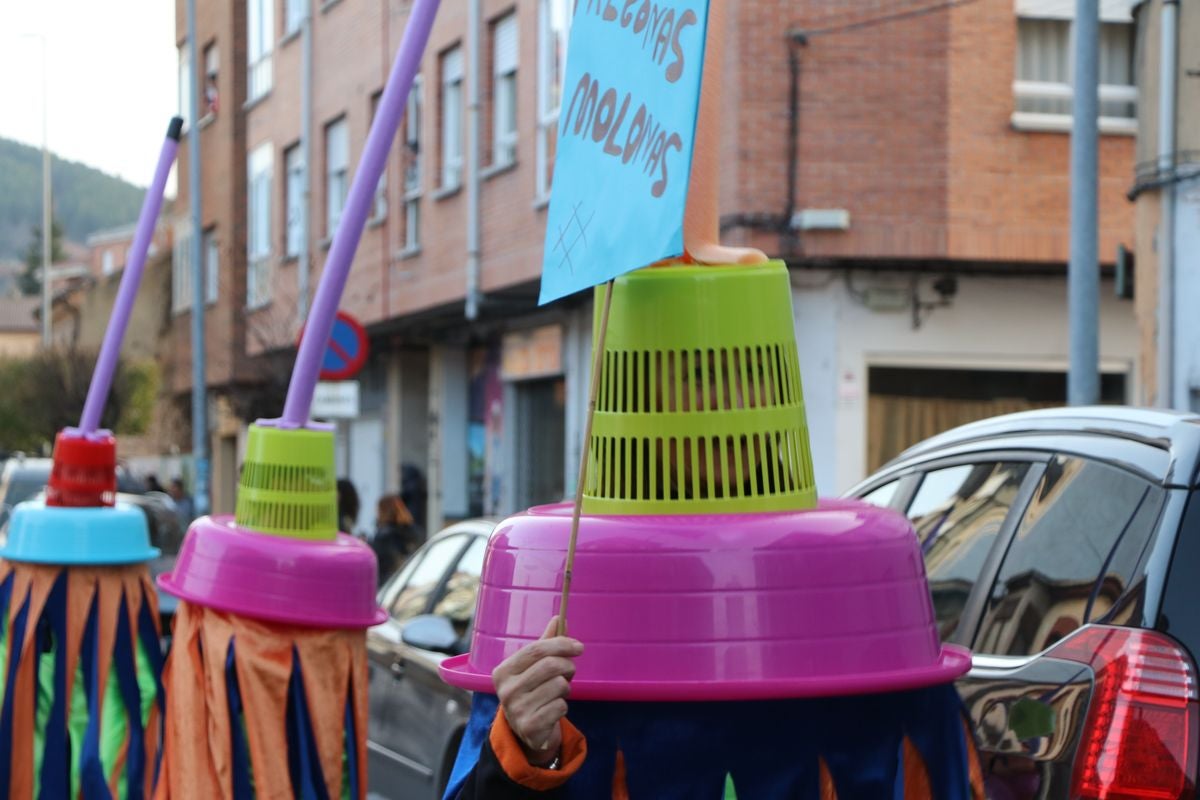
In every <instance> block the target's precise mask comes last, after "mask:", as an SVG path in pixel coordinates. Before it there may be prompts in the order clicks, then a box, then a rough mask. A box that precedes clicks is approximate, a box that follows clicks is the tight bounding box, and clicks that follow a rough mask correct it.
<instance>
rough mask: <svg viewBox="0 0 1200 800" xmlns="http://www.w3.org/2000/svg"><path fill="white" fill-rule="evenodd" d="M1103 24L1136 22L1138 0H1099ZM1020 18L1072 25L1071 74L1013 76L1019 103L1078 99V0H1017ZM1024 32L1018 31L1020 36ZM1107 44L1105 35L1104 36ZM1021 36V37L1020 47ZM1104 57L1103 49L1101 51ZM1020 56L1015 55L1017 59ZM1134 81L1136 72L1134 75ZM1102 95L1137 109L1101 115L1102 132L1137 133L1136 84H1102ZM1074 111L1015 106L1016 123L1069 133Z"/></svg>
mask: <svg viewBox="0 0 1200 800" xmlns="http://www.w3.org/2000/svg"><path fill="white" fill-rule="evenodd" d="M1099 2H1100V21H1101V24H1102V25H1103V24H1120V25H1129V26H1131V27H1132V25H1133V17H1132V13H1131V9H1132V7H1133V5H1134V0H1099ZM1014 5H1015V11H1016V14H1017V19H1018V21H1019V20H1022V19H1026V20H1054V21H1058V22H1065V23H1066V24H1067V26H1068V34H1067V39H1068V41H1067V45H1066V46H1067V50H1068V62H1067V63H1068V67H1067V69H1068V76H1067V80H1066V81H1065V82H1059V81H1036V80H1020V79H1014V80H1013V98H1014V103H1015V104H1017V105H1019V104H1020V101H1021V100H1062V101H1067V102H1070V101H1071V100H1073V99H1074V87H1073V85H1072V77H1071V75H1070V74H1069V72H1070V70H1071V68H1072V67H1073V60H1072V59H1073V57H1074V53H1073V51H1074V47H1073V42H1072V41H1071V40H1072V38H1073V37H1074V33H1075V25H1074V18H1075V3H1074V0H1015V3H1014ZM1019 36H1020V33H1019V32H1018V37H1019ZM1101 44H1103V39H1102V40H1101ZM1020 46H1021V45H1020V40H1019V38H1018V43H1017V47H1018V48H1019V47H1020ZM1101 58H1103V53H1102V54H1101ZM1016 60H1017V59H1015V58H1014V61H1016ZM1130 80H1131V81H1133V76H1132V75H1131V76H1130ZM1099 95H1100V97H1099V99H1100V102H1101V103H1105V102H1115V103H1131V104H1133V105H1134V108H1135V110H1134V113H1133V115H1131V116H1128V117H1125V116H1122V117H1109V116H1101V117H1100V118H1099V120H1098V123H1099V127H1100V132H1101V133H1107V134H1120V135H1125V136H1133V135H1136V134H1137V111H1136V104H1137V102H1138V90H1137V86H1136V85H1120V84H1104V83H1102V84H1100V90H1099ZM1072 122H1073V115H1072V114H1070V113H1065V114H1064V113H1045V112H1037V111H1022V110H1018V109H1017V108H1014V109H1013V113H1012V126H1013V128H1015V129H1016V130H1022V131H1046V132H1058V133H1069V132H1070V131H1071V128H1072Z"/></svg>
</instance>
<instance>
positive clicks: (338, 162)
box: [325, 117, 350, 238]
mask: <svg viewBox="0 0 1200 800" xmlns="http://www.w3.org/2000/svg"><path fill="white" fill-rule="evenodd" d="M349 174H350V132H349V128H348V127H347V125H346V118H345V117H342V118H341V119H337V120H334V121H333V122H331V123H329V124H328V125H326V126H325V235H326V236H327V237H329V238H333V234H334V233H335V232H336V231H337V226H338V222H340V221H341V219H342V209H343V208H344V207H345V205H346V192H347V191H349V188H350V186H349Z"/></svg>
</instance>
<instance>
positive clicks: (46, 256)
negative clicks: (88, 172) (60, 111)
mask: <svg viewBox="0 0 1200 800" xmlns="http://www.w3.org/2000/svg"><path fill="white" fill-rule="evenodd" d="M38 38H39V39H40V40H41V42H42V347H44V348H46V349H49V347H50V343H51V324H50V323H51V319H50V312H51V303H50V292H51V288H50V266H51V265H50V257H51V255H52V253H53V250H52V248H51V243H52V242H53V241H54V204H53V201H52V200H51V193H52V192H53V191H54V188H53V186H52V185H51V183H50V139H49V134H48V132H47V130H48V125H47V123H46V117H47V106H49V105H50V81H49V78H48V77H47V74H46V73H47V70H48V68H49V59H48V58H46V35H45V34H41V35H39V36H38Z"/></svg>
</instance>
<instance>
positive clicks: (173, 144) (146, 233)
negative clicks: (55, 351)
mask: <svg viewBox="0 0 1200 800" xmlns="http://www.w3.org/2000/svg"><path fill="white" fill-rule="evenodd" d="M182 131H183V120H182V119H180V118H179V117H172V118H171V124H170V125H168V126H167V138H166V140H165V141H164V142H163V146H162V152H161V153H159V156H158V167H156V168H155V170H154V180H152V181H151V182H150V187H149V188H148V189H146V199H145V200H144V201H142V213H141V216H139V217H138V224H137V230H136V232H135V233H134V235H133V244H132V245H131V246H130V248H129V260H128V261H127V262H126V264H125V274H124V275H122V276H121V286H120V288H119V289H118V290H117V301H116V303H114V304H113V310H112V316H111V317H110V318H109V320H108V330H106V331H105V332H104V344H102V345H101V346H100V358H99V359H97V361H96V370H95V371H94V372H93V373H92V383H91V385H90V386H89V387H88V394H87V401H86V402H85V403H84V404H83V418H82V419H81V420H80V422H79V429H80V431H81V432H82V433H83V435H84V436H87V435H89V434H92V433H95V432H96V429H97V428H98V427H100V415H101V414H102V413H103V412H104V404H105V403H106V402H107V401H108V390H109V389H111V388H112V381H113V372H115V371H116V368H117V357H118V356H119V355H120V353H121V340H122V339H124V338H125V329H126V328H128V327H129V317H130V314H131V313H132V312H133V301H134V299H136V298H137V291H138V286H139V285H141V282H142V272H143V270H144V269H145V267H146V254H147V253H148V252H149V250H150V240H151V239H153V238H154V225H155V223H156V222H157V221H158V212H159V211H160V210H161V209H162V203H163V190H164V189H165V188H166V185H167V175H169V174H170V172H171V165H172V164H173V163H175V152H176V151H177V150H178V149H179V135H180V133H181V132H182Z"/></svg>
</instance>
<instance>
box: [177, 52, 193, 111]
mask: <svg viewBox="0 0 1200 800" xmlns="http://www.w3.org/2000/svg"><path fill="white" fill-rule="evenodd" d="M195 91H196V82H195V81H193V80H192V45H191V43H190V42H187V41H185V42H184V43H183V44H181V45H179V117H180V119H182V120H183V121H184V122H185V123H188V124H190V123H191V118H192V92H195Z"/></svg>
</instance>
